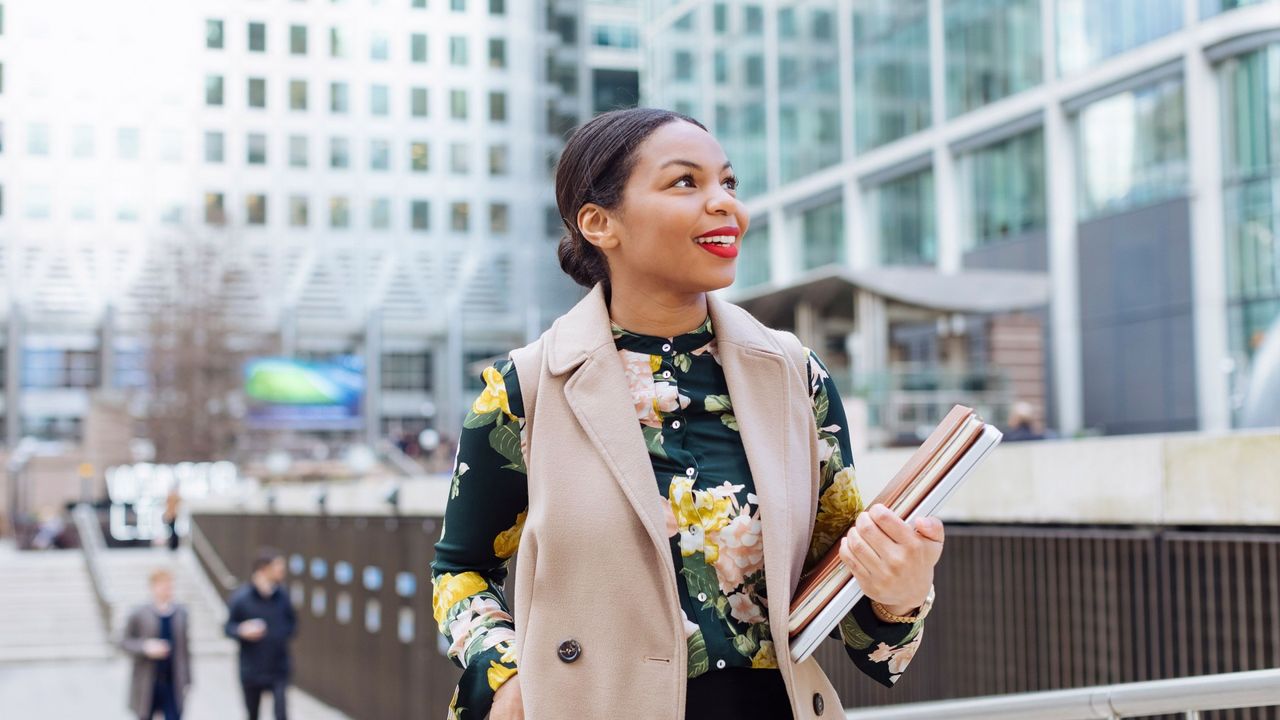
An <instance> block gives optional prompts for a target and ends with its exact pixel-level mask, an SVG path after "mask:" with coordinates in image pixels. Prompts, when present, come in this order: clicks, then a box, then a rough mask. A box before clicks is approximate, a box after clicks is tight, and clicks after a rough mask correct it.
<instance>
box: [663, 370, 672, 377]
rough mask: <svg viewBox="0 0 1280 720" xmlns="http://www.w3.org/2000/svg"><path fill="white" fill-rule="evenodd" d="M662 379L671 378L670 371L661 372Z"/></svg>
mask: <svg viewBox="0 0 1280 720" xmlns="http://www.w3.org/2000/svg"><path fill="white" fill-rule="evenodd" d="M662 377H664V378H670V377H671V371H670V370H663V371H662Z"/></svg>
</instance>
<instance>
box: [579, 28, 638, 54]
mask: <svg viewBox="0 0 1280 720" xmlns="http://www.w3.org/2000/svg"><path fill="white" fill-rule="evenodd" d="M591 41H592V42H593V43H594V44H595V45H596V46H598V47H607V48H618V49H621V50H634V49H636V48H638V47H640V33H639V32H638V31H637V30H636V27H635V26H634V25H617V24H610V25H596V26H594V27H592V28H591Z"/></svg>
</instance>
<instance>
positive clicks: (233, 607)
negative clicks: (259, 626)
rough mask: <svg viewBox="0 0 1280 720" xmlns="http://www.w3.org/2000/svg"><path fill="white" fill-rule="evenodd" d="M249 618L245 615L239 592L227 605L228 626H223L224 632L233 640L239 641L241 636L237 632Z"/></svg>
mask: <svg viewBox="0 0 1280 720" xmlns="http://www.w3.org/2000/svg"><path fill="white" fill-rule="evenodd" d="M247 619H248V618H247V617H245V614H244V606H243V604H242V602H241V596H240V594H239V593H238V592H237V593H236V594H234V595H232V596H231V600H230V602H229V603H228V605H227V624H226V625H224V626H223V628H222V632H223V634H225V635H226V636H227V637H229V638H231V639H232V640H239V639H240V634H239V633H238V632H236V630H237V628H238V627H239V626H240V623H241V622H244V621H245V620H247Z"/></svg>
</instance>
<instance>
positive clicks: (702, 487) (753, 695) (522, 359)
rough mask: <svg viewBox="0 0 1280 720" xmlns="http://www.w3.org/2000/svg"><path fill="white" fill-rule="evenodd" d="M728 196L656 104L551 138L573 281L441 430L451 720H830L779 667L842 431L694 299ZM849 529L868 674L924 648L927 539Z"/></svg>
mask: <svg viewBox="0 0 1280 720" xmlns="http://www.w3.org/2000/svg"><path fill="white" fill-rule="evenodd" d="M736 190H737V179H736V178H735V176H734V173H733V167H732V165H731V164H730V162H729V159H728V158H727V157H725V152H724V149H723V148H722V147H721V146H720V143H719V142H717V141H716V139H715V138H714V137H712V136H711V134H710V133H709V132H707V130H706V128H705V127H703V126H702V125H701V124H700V123H698V122H697V121H696V120H694V119H692V118H689V117H686V116H684V115H680V114H677V113H673V112H668V111H664V110H653V109H647V108H639V109H633V110H621V111H616V112H611V113H606V114H604V115H601V116H599V117H597V118H595V119H594V120H592V121H591V122H589V123H587V124H586V125H584V126H583V127H582V128H580V129H578V130H577V132H576V133H575V134H574V135H573V137H572V138H571V139H570V141H569V143H568V145H567V146H566V147H565V150H564V153H563V154H562V156H561V159H560V164H559V167H558V168H557V172H556V199H557V202H558V205H559V211H560V216H561V218H562V219H563V220H564V224H565V229H566V231H567V233H566V235H565V237H564V238H563V239H562V240H561V242H560V246H559V258H560V264H561V267H562V268H563V269H564V271H565V272H566V273H568V274H569V275H570V276H571V277H573V278H574V280H576V281H577V282H578V283H580V284H582V285H583V286H585V287H588V288H591V292H590V293H589V294H588V295H587V296H586V298H585V299H583V300H582V301H581V302H580V303H579V304H578V305H577V306H576V307H574V308H573V309H572V310H570V311H569V312H568V313H566V314H565V315H564V316H562V317H561V318H559V319H558V320H557V321H556V322H555V323H554V324H553V325H552V327H551V329H549V330H548V331H547V332H546V333H544V334H543V336H542V337H541V338H540V339H539V340H537V341H536V342H534V343H532V344H530V345H528V346H526V347H524V348H520V349H518V350H514V351H512V352H511V358H510V360H508V361H504V362H501V363H498V364H497V365H495V366H494V367H490V368H487V369H486V370H485V371H484V374H483V376H484V380H485V390H484V392H483V393H482V394H481V395H480V397H478V398H477V399H476V401H475V403H474V404H473V405H472V407H471V412H469V413H468V415H467V418H466V420H465V421H464V428H465V430H464V431H463V434H462V436H461V438H460V439H459V447H458V457H457V463H456V467H455V470H454V474H453V483H452V486H451V490H450V499H449V504H448V507H447V508H446V511H445V527H446V528H447V529H446V530H445V531H443V533H442V535H441V538H440V541H439V542H438V543H437V544H436V560H435V562H434V563H433V565H432V585H433V588H434V598H433V599H434V602H433V606H434V609H435V619H436V622H437V623H438V625H439V628H440V631H441V632H442V633H443V634H444V635H445V637H446V638H447V640H448V641H449V655H450V657H452V658H453V659H454V661H455V662H457V663H458V664H459V665H460V666H461V667H463V668H464V672H463V675H462V679H461V682H460V683H459V685H458V691H457V693H456V694H455V697H454V701H453V703H452V704H451V706H450V717H451V718H454V719H455V720H461V718H481V717H484V716H486V715H488V716H489V717H490V718H493V719H494V720H511V719H513V718H534V719H535V720H540V719H542V718H564V717H642V718H665V719H667V720H680V719H681V718H688V719H697V720H714V719H716V718H731V717H732V718H741V717H768V718H817V717H819V716H822V715H823V713H824V711H825V708H826V707H828V706H829V707H831V708H832V709H833V710H835V711H836V712H838V710H836V709H838V708H840V701H839V698H838V697H836V694H835V690H834V689H833V688H832V686H831V683H830V682H829V681H828V680H827V678H826V676H825V675H824V674H823V672H822V669H821V668H819V667H818V665H817V662H816V661H815V660H813V659H812V658H810V659H809V660H806V661H805V662H803V663H794V662H792V661H791V654H790V653H789V652H788V638H787V608H788V606H789V605H790V602H791V594H792V593H793V591H794V589H795V588H794V586H793V584H792V579H793V578H798V577H799V574H800V571H801V570H803V569H804V568H805V567H807V566H808V565H809V564H810V563H812V561H813V560H816V559H817V558H820V557H821V556H822V555H823V554H825V553H826V551H827V550H828V549H829V548H831V547H832V546H833V545H834V544H835V542H836V541H838V540H839V539H840V537H838V535H839V533H838V532H837V533H831V532H825V531H824V532H818V533H815V532H813V531H811V530H810V528H815V527H816V528H830V527H837V528H843V527H849V526H850V525H851V524H852V523H853V522H854V520H855V519H856V518H857V516H858V515H859V513H861V511H862V510H863V506H862V500H861V496H860V494H859V493H858V490H857V485H856V482H855V478H854V472H853V461H852V453H851V450H850V446H851V441H850V438H849V433H848V430H847V423H846V420H845V415H844V410H843V406H842V404H841V402H840V398H839V396H838V394H837V393H836V389H835V385H834V383H833V382H832V380H831V378H830V376H829V375H828V373H827V371H826V369H825V368H824V367H823V365H822V363H821V362H820V361H819V360H818V358H817V357H816V356H814V355H813V353H812V352H810V351H808V350H806V349H805V348H803V347H801V346H800V343H799V342H798V341H797V340H796V338H795V337H794V336H792V335H791V334H790V333H785V332H779V331H775V330H770V329H769V328H766V327H764V326H763V325H761V324H760V323H759V322H758V321H757V320H756V319H755V318H753V317H751V316H750V315H749V314H748V313H746V311H744V310H742V309H741V308H738V307H736V306H734V305H731V304H728V303H726V302H724V301H722V300H719V299H718V298H716V297H715V296H714V295H712V294H711V291H713V290H717V289H720V288H724V287H727V286H728V285H730V284H731V283H732V282H733V280H734V273H735V270H736V264H737V261H736V258H737V256H738V253H739V249H740V248H741V243H742V242H743V238H744V236H745V233H746V230H747V223H748V219H749V218H748V216H747V212H746V209H745V207H744V206H743V204H742V203H741V202H740V201H739V200H738V198H737V196H736V195H737V193H736ZM535 405H536V409H535ZM766 518H767V520H766ZM859 527H860V528H862V529H863V531H862V532H861V534H860V535H859V536H855V537H860V538H861V540H860V541H859V542H858V543H856V544H855V545H852V546H851V547H852V550H851V553H850V555H851V557H850V558H849V559H847V560H846V562H847V563H849V565H850V568H851V570H853V572H854V575H855V577H858V579H859V580H860V581H861V582H862V585H863V587H865V588H876V589H877V592H876V593H875V598H874V599H875V600H876V601H878V603H873V602H872V598H871V597H868V598H867V599H866V600H865V601H863V602H861V603H859V604H858V605H857V606H856V607H855V608H854V610H853V611H852V612H851V613H850V614H849V616H848V617H847V618H845V620H844V621H843V622H842V623H841V626H840V627H841V635H842V637H843V640H844V644H845V646H846V648H847V650H848V654H849V656H850V658H851V659H852V661H853V663H854V664H855V665H856V666H857V667H858V668H859V669H860V670H862V671H863V672H864V673H866V674H867V675H869V676H871V677H872V678H874V679H875V680H877V681H879V682H881V683H883V684H885V685H891V684H892V683H893V682H894V681H895V680H896V679H897V678H898V677H899V675H900V674H901V673H902V672H903V670H905V668H906V665H907V663H908V662H909V661H910V658H911V657H913V656H914V654H915V651H916V648H917V647H918V646H919V643H920V640H921V637H922V629H923V628H922V621H923V618H924V613H925V612H926V611H927V609H928V608H927V606H925V598H926V597H927V596H928V595H929V594H930V588H931V583H932V577H933V566H934V563H936V562H937V560H938V557H939V555H940V553H941V548H942V528H941V525H940V524H939V523H937V522H936V521H929V522H924V523H921V524H919V525H917V526H916V527H915V528H911V527H908V526H907V525H906V524H905V523H903V522H902V521H901V520H899V519H898V518H897V517H896V516H893V515H892V514H891V513H874V514H873V513H867V514H866V515H865V516H863V522H862V523H861V524H860V526H859ZM512 556H515V557H517V559H518V561H517V577H516V593H515V598H516V603H515V608H514V612H513V611H512V609H511V608H510V607H509V606H508V603H507V599H506V594H505V592H504V588H505V582H504V581H505V579H506V575H507V563H508V562H509V561H510V559H511V557H512ZM517 648H518V649H519V653H518V657H517Z"/></svg>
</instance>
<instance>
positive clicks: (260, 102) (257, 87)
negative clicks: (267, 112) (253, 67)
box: [249, 78, 267, 108]
mask: <svg viewBox="0 0 1280 720" xmlns="http://www.w3.org/2000/svg"><path fill="white" fill-rule="evenodd" d="M266 106H267V81H266V79H265V78H249V107H251V108H265V107H266Z"/></svg>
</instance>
